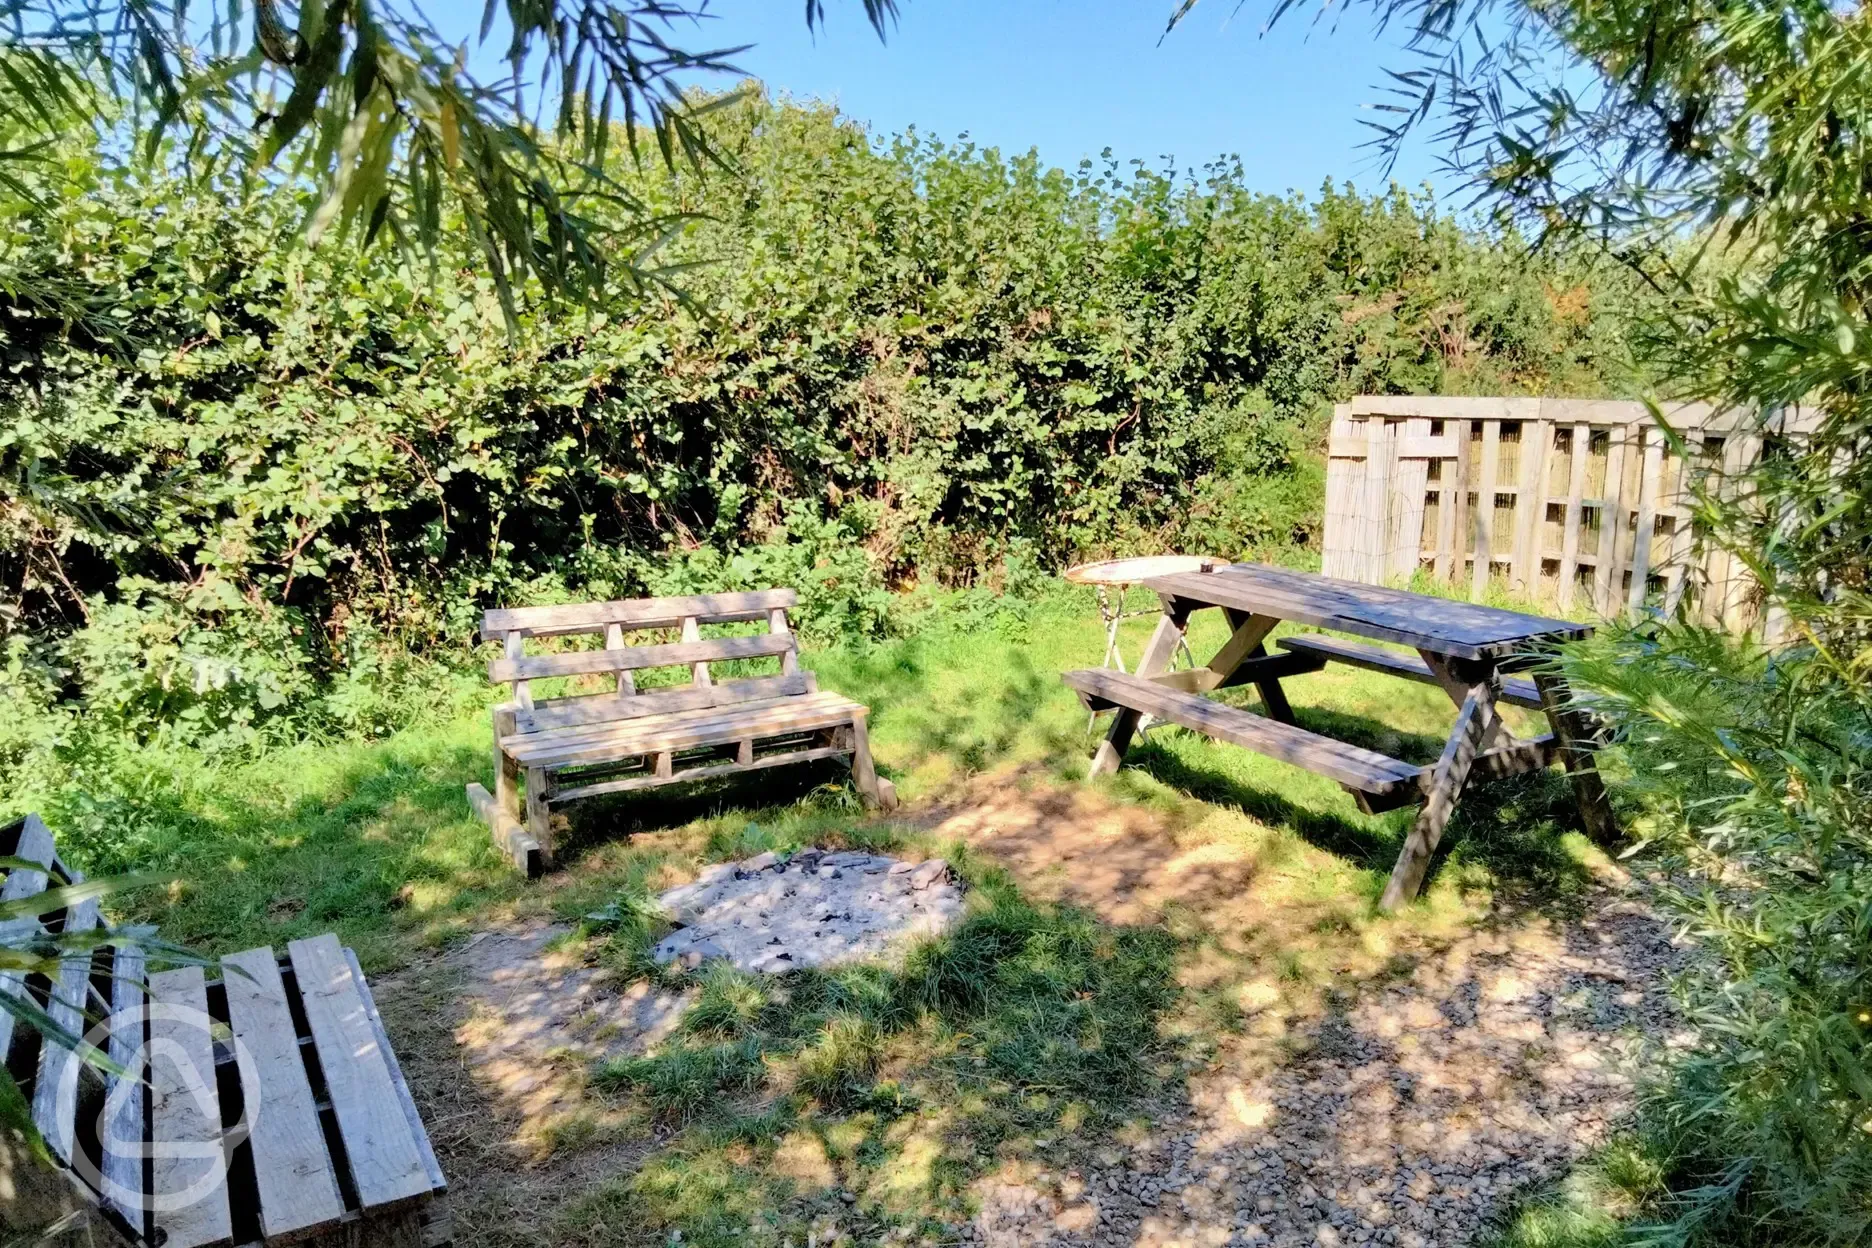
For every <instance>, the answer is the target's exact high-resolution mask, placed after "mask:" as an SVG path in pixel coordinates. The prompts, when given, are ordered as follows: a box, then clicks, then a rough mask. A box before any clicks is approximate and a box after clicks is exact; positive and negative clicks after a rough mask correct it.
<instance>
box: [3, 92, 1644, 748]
mask: <svg viewBox="0 0 1872 1248" xmlns="http://www.w3.org/2000/svg"><path fill="white" fill-rule="evenodd" d="M712 117H713V118H714V120H715V122H716V124H717V125H718V127H719V130H720V133H719V135H718V138H719V140H720V142H721V143H722V144H723V145H724V146H725V147H727V148H729V149H732V150H733V151H734V153H735V155H736V157H737V159H738V161H739V163H740V166H741V168H742V170H743V173H744V176H743V177H742V178H740V179H733V178H727V177H719V178H712V179H710V180H708V181H706V182H697V181H695V180H694V179H693V178H691V177H690V176H689V175H687V174H683V173H679V172H678V173H672V172H671V171H669V170H667V169H664V168H662V167H661V166H658V165H656V164H655V162H652V163H651V164H649V165H646V166H645V168H644V169H642V170H641V171H635V172H631V173H628V174H627V175H626V176H627V177H629V178H630V179H631V180H632V181H633V184H634V185H635V187H636V189H637V190H638V191H639V192H640V194H641V195H642V196H643V198H644V200H645V202H647V203H649V204H651V205H653V206H657V207H666V208H670V209H672V210H682V211H685V212H691V213H694V214H696V216H695V219H694V223H693V224H692V225H691V226H690V227H688V228H687V229H686V231H685V232H684V233H682V234H681V235H680V236H679V237H677V238H675V239H673V240H672V241H671V242H670V244H669V247H668V249H667V251H666V253H665V256H666V258H667V259H668V260H669V261H670V262H672V263H674V264H678V265H694V267H690V268H687V269H685V271H684V278H683V281H684V285H685V294H686V295H687V296H688V297H689V300H690V302H689V303H688V304H680V303H677V302H675V301H673V300H660V299H651V300H645V301H637V302H632V301H624V300H620V301H618V302H617V303H615V304H614V305H612V306H605V307H600V308H591V309H585V308H580V309H572V308H566V307H563V306H557V305H553V304H550V303H547V302H544V301H537V300H536V301H525V300H523V301H522V303H521V304H520V306H519V308H518V319H517V323H516V325H515V327H514V332H513V335H512V336H511V337H510V336H509V335H508V333H507V330H506V327H505V324H504V321H503V317H502V314H501V309H500V306H499V300H498V299H497V298H496V297H495V295H494V292H493V291H492V290H490V289H489V288H488V286H487V285H486V283H485V282H483V281H479V280H477V279H475V278H473V277H472V275H471V269H472V267H473V266H471V265H468V266H459V267H458V266H455V265H453V264H451V263H450V262H449V261H450V257H449V256H448V255H447V254H444V255H443V256H442V257H441V258H440V260H441V262H440V263H439V264H438V266H437V267H436V269H435V271H434V273H433V275H430V274H415V273H412V272H410V271H408V270H407V269H405V268H404V267H402V263H401V261H400V259H399V258H397V256H396V255H395V254H394V253H391V252H386V251H382V250H379V251H376V252H372V253H367V254H365V255H364V256H362V257H361V258H360V257H359V256H357V255H356V254H355V253H353V252H351V251H349V250H342V249H333V250H317V249H308V248H306V247H305V246H303V245H302V244H301V243H300V242H299V241H298V237H299V234H298V226H299V224H300V221H301V217H300V210H301V207H302V206H301V205H297V204H293V203H291V202H288V201H289V197H287V196H281V195H272V194H269V195H264V196H258V195H255V194H254V193H253V190H252V188H251V187H247V186H245V185H242V184H240V183H239V182H218V181H216V180H215V179H213V178H211V177H210V178H194V177H178V176H172V171H170V170H168V169H167V168H164V167H156V168H142V167H139V168H134V169H119V168H116V167H114V166H113V165H112V164H111V159H110V157H111V154H110V153H108V152H100V151H98V150H96V149H95V148H94V147H93V146H92V145H91V140H90V139H89V138H88V137H87V136H86V135H84V134H79V133H78V132H76V131H74V138H73V139H72V141H71V144H70V147H69V149H68V150H67V151H65V152H63V153H61V155H62V157H63V163H62V164H61V166H60V180H59V181H58V182H57V183H50V182H48V183H46V184H44V185H41V186H38V187H36V188H35V189H36V190H37V191H38V192H39V198H38V199H37V200H33V201H28V200H25V199H22V198H20V197H18V196H13V197H11V198H5V197H0V303H4V304H5V306H6V311H7V316H8V319H7V321H6V324H7V335H8V351H9V366H8V371H7V372H6V374H5V376H4V378H0V597H3V598H4V600H5V601H4V606H5V609H6V611H7V612H8V619H9V623H8V625H7V627H8V628H9V629H10V630H13V631H25V632H28V633H31V634H33V635H37V636H43V637H47V638H56V637H61V636H63V635H65V634H67V633H71V632H74V630H76V632H77V633H82V634H83V636H74V638H73V640H72V643H71V646H72V648H71V651H70V654H69V655H68V656H64V657H61V658H59V659H58V661H59V662H60V663H62V664H64V665H65V666H67V668H68V669H69V670H68V674H67V676H66V677H64V678H61V682H60V685H59V696H60V697H70V696H80V697H82V698H84V699H85V701H86V703H87V704H88V705H90V706H91V707H93V709H94V710H95V711H96V712H97V713H98V714H99V715H100V716H101V717H103V718H106V719H108V720H109V721H110V722H112V723H114V724H118V725H120V726H121V727H122V729H123V730H124V731H126V732H132V733H144V734H147V733H151V732H155V731H158V730H159V729H160V728H162V726H164V725H171V726H173V727H172V729H171V730H172V731H173V732H176V733H179V734H180V735H182V736H184V737H187V738H189V739H194V740H204V741H205V740H210V739H212V740H214V741H216V742H217V743H238V742H259V741H264V740H265V739H267V737H268V736H269V734H273V733H277V732H284V731H288V730H289V727H288V725H289V724H290V725H295V726H305V725H308V724H309V725H310V726H311V728H312V730H315V731H322V730H324V729H325V727H326V726H329V727H331V728H334V729H336V730H341V731H348V732H349V731H357V732H376V731H385V730H388V729H390V728H393V727H394V726H395V725H396V724H397V723H398V722H400V719H401V717H402V716H403V715H404V714H405V709H404V708H402V707H401V706H400V705H399V704H398V703H397V702H396V700H395V699H394V698H391V697H387V696H386V695H385V694H384V690H386V689H387V688H388V687H389V686H390V685H391V684H393V683H394V682H395V681H396V680H398V679H401V678H402V677H403V676H404V675H406V674H407V671H406V670H405V669H401V668H399V667H398V663H399V662H400V659H399V656H400V655H403V654H407V653H411V652H416V653H421V652H425V651H430V650H439V651H440V652H441V653H443V654H444V655H446V656H449V657H450V658H451V660H454V659H459V658H461V657H465V656H464V652H465V650H466V649H467V646H466V639H467V637H468V636H469V635H470V634H471V633H472V630H473V626H474V622H475V616H476V613H477V611H478V610H479V609H480V608H481V607H483V606H485V605H488V604H490V603H494V602H502V603H519V602H525V601H565V600H567V599H570V598H578V597H587V596H594V595H601V594H602V595H607V596H623V595H629V594H635V593H645V592H658V591H673V590H679V589H720V588H735V587H744V586H752V585H762V584H772V583H792V584H796V585H798V586H799V588H800V590H801V593H802V596H803V603H802V610H801V613H800V614H801V627H802V629H803V631H805V632H806V633H808V634H809V635H813V636H816V637H819V638H834V637H836V638H839V639H842V640H848V639H861V638H868V637H881V636H887V635H889V634H891V633H892V632H894V631H898V630H900V629H901V628H902V627H903V620H902V619H901V618H900V616H899V610H900V607H899V604H898V603H897V602H896V601H895V600H893V599H892V597H891V596H890V595H889V593H887V590H889V589H895V588H901V587H903V586H905V585H909V584H919V585H929V586H937V587H941V588H959V589H968V590H978V591H983V595H984V596H983V598H982V601H981V603H980V604H979V606H978V608H977V614H978V615H979V616H980V619H981V623H982V626H984V627H995V628H999V629H1003V630H1013V631H1018V630H1019V629H1020V628H1022V627H1024V626H1025V616H1024V614H1023V608H1022V607H1021V605H1020V604H1022V603H1023V602H1025V601H1027V600H1028V598H1029V595H1030V593H1031V592H1032V590H1033V588H1034V585H1035V582H1036V581H1037V580H1038V579H1039V578H1040V577H1041V576H1042V575H1043V572H1044V570H1057V568H1058V567H1060V566H1061V565H1062V564H1064V563H1066V562H1067V561H1069V560H1071V559H1073V558H1076V557H1079V556H1081V555H1090V554H1097V553H1106V552H1122V551H1127V550H1131V549H1137V550H1155V549H1161V548H1163V547H1164V546H1165V545H1166V544H1181V545H1196V546H1201V547H1203V548H1207V549H1212V550H1217V551H1219V552H1221V553H1225V554H1234V553H1238V552H1241V551H1244V550H1256V551H1260V550H1266V549H1271V548H1273V547H1274V546H1276V545H1278V544H1280V543H1282V542H1284V541H1287V540H1289V539H1290V538H1291V537H1292V536H1293V535H1294V534H1305V533H1309V532H1310V531H1311V529H1312V527H1313V525H1314V524H1315V521H1314V520H1313V519H1312V513H1313V511H1314V510H1315V509H1316V508H1317V502H1309V501H1306V499H1305V497H1304V496H1305V495H1307V493H1308V492H1309V491H1311V492H1312V495H1313V497H1314V498H1316V497H1317V493H1318V473H1317V471H1316V469H1315V468H1313V467H1312V466H1311V464H1310V460H1309V456H1308V454H1307V450H1306V448H1307V447H1309V446H1311V445H1314V444H1315V443H1316V442H1317V435H1318V432H1319V429H1318V424H1319V412H1320V411H1321V410H1322V405H1323V404H1324V403H1325V402H1327V401H1328V400H1330V399H1332V398H1335V397H1338V396H1341V395H1343V394H1345V393H1347V392H1348V391H1353V390H1377V391H1396V390H1419V389H1425V388H1446V389H1447V388H1452V387H1453V388H1459V389H1460V388H1465V387H1469V386H1474V387H1482V388H1496V387H1502V386H1506V387H1508V388H1512V389H1534V388H1538V389H1542V390H1546V391H1549V392H1570V391H1586V392H1598V391H1603V390H1606V389H1619V388H1622V387H1623V385H1624V373H1623V372H1622V371H1621V370H1622V369H1623V368H1625V367H1626V366H1625V365H1624V364H1623V363H1622V361H1621V357H1620V356H1619V353H1618V351H1617V350H1616V349H1612V347H1616V333H1615V331H1614V329H1613V328H1611V326H1612V325H1613V324H1614V322H1613V319H1612V318H1613V317H1614V316H1615V314H1616V313H1617V311H1618V310H1619V309H1620V308H1621V306H1623V301H1626V300H1628V299H1629V298H1630V297H1631V296H1630V293H1629V292H1627V291H1625V290H1623V288H1621V287H1619V286H1618V285H1617V279H1616V278H1613V277H1611V276H1608V275H1606V274H1605V272H1604V271H1603V270H1602V268H1601V267H1600V266H1598V264H1597V262H1596V261H1594V260H1593V259H1592V258H1591V256H1590V254H1589V253H1587V252H1585V251H1582V252H1580V253H1579V254H1577V255H1572V254H1553V255H1544V256H1542V257H1540V258H1539V259H1538V260H1536V261H1535V262H1534V263H1533V264H1532V265H1531V266H1530V265H1529V264H1528V263H1527V262H1526V261H1525V259H1524V257H1523V255H1522V252H1521V249H1520V247H1519V245H1518V244H1517V243H1516V241H1515V240H1514V239H1512V238H1503V237H1495V236H1491V235H1487V234H1480V233H1473V232H1469V231H1467V230H1465V229H1463V228H1461V227H1460V226H1459V225H1458V224H1457V223H1456V222H1454V221H1452V220H1451V219H1449V218H1447V217H1443V216H1439V215H1438V214H1437V212H1436V210H1435V209H1434V207H1433V206H1432V205H1431V203H1430V202H1429V201H1428V200H1424V199H1413V198H1412V197H1410V196H1407V195H1404V194H1402V193H1396V192H1393V193H1391V194H1387V195H1381V196H1377V197H1364V196H1360V195H1357V194H1354V193H1352V192H1351V191H1349V190H1342V189H1340V188H1338V187H1332V186H1328V187H1326V188H1324V189H1323V190H1322V192H1321V194H1320V195H1319V196H1318V197H1317V198H1316V199H1315V200H1314V201H1312V202H1302V201H1300V200H1297V199H1293V200H1289V199H1275V198H1271V197H1268V196H1263V195H1257V194H1255V193H1253V192H1251V191H1249V190H1248V189H1247V188H1246V186H1245V185H1244V183H1245V177H1244V175H1243V172H1242V170H1241V169H1240V168H1239V167H1238V166H1236V165H1234V164H1232V163H1225V164H1219V165H1216V166H1213V167H1211V168H1209V169H1208V170H1206V171H1205V174H1204V177H1203V178H1202V180H1200V181H1199V180H1195V179H1190V178H1184V177H1179V176H1175V175H1173V174H1172V173H1169V172H1166V171H1157V170H1149V169H1138V170H1134V171H1131V172H1128V173H1127V172H1124V171H1121V170H1120V169H1118V168H1117V167H1116V166H1113V165H1106V166H1104V167H1102V168H1101V167H1087V168H1084V169H1081V170H1079V171H1077V172H1076V173H1075V172H1067V171H1061V170H1057V169H1049V168H1046V167H1045V166H1043V165H1042V164H1041V163H1040V162H1039V160H1038V159H1037V158H1036V157H1035V156H1033V155H1032V154H1028V155H1024V156H1016V157H1008V156H1004V155H1003V154H1001V153H999V152H996V151H992V150H982V149H979V148H976V147H974V146H972V145H967V144H963V145H959V146H957V145H950V144H945V143H941V142H936V141H932V140H929V139H926V138H923V137H920V136H915V135H907V136H903V137H900V138H897V139H891V140H873V139H872V138H871V137H870V136H868V135H867V134H866V133H865V132H864V131H863V130H862V129H861V128H859V127H857V126H854V125H852V124H850V123H848V122H846V121H844V120H842V119H840V118H839V117H838V116H837V114H836V113H835V112H833V111H832V110H829V109H824V108H819V107H815V106H806V105H795V104H776V103H772V102H770V101H766V100H762V99H759V98H750V99H749V100H747V101H745V102H743V103H741V104H738V105H736V106H734V107H732V108H726V109H723V110H720V111H718V112H716V113H714V114H712ZM22 176H23V177H27V178H31V177H35V176H38V175H36V174H33V173H31V172H30V171H28V172H26V173H23V174H22ZM444 234H445V236H447V237H450V238H451V239H455V238H458V237H459V234H458V232H452V231H448V230H446V229H445V231H444ZM450 245H456V244H455V243H451V244H450ZM460 245H466V244H465V243H461V244H460ZM52 281H57V282H59V283H61V288H62V289H67V290H68V291H69V293H70V295H71V298H70V299H68V300H67V301H66V303H67V305H68V306H84V307H91V308H95V309H97V310H98V314H97V316H96V317H95V318H93V319H91V320H88V321H85V322H83V323H79V324H68V323H66V321H65V320H63V319H61V318H60V317H57V316H53V315H49V314H47V313H46V311H45V309H44V308H43V307H42V306H41V305H40V304H38V303H36V302H34V301H33V300H32V299H31V298H30V295H29V294H28V293H22V292H31V291H33V290H34V289H36V288H38V287H40V286H43V285H44V284H45V283H47V282H52ZM1550 287H1551V288H1552V289H1557V290H1567V291H1573V290H1576V289H1581V288H1586V289H1589V290H1590V291H1591V293H1593V295H1594V298H1593V299H1591V300H1588V301H1586V302H1585V303H1580V302H1579V301H1577V300H1575V301H1573V302H1572V303H1569V304H1568V306H1567V308H1565V309H1563V308H1561V307H1560V306H1559V305H1558V304H1555V303H1554V302H1553V301H1552V300H1550V299H1549V298H1548V295H1547V291H1548V290H1549V288H1550ZM1575 304H1577V305H1578V307H1575V306H1574V305H1575ZM1578 308H1585V309H1586V312H1585V313H1584V314H1583V315H1582V314H1580V313H1579V312H1578ZM1451 309H1457V310H1458V311H1456V312H1452V311H1451ZM1452 316H1459V317H1460V319H1461V321H1462V326H1463V331H1464V332H1463V334H1461V335H1458V336H1457V337H1456V338H1452V337H1451V333H1450V325H1449V321H1450V318H1451V317H1452ZM1458 340H1460V342H1461V343H1462V344H1464V345H1463V347H1462V350H1461V351H1459V352H1455V353H1452V351H1451V350H1450V349H1449V348H1448V345H1447V344H1448V343H1450V342H1452V341H1458ZM1608 343H1611V344H1612V347H1609V346H1608ZM1186 518H1187V519H1186ZM86 614H88V615H89V617H90V620H89V624H88V625H87V624H85V622H84V621H83V619H82V618H81V617H83V616H84V615H86ZM67 660H69V661H67ZM444 693H445V691H439V690H432V691H430V692H429V693H426V694H425V695H424V696H425V697H431V696H443V695H444ZM315 694H316V695H317V696H322V697H324V698H325V699H326V701H325V704H324V706H323V707H322V708H315V707H313V706H312V705H311V701H312V700H313V699H314V695H315ZM448 696H452V695H448ZM289 705H290V706H291V707H292V708H294V710H293V711H292V713H290V714H288V713H287V711H286V708H287V707H288V706H289Z"/></svg>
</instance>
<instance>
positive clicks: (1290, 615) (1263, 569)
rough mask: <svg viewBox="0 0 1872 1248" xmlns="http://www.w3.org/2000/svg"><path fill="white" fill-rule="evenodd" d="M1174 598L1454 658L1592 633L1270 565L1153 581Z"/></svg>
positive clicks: (1555, 622) (1583, 627) (1560, 622)
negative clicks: (1276, 617) (1429, 651)
mask: <svg viewBox="0 0 1872 1248" xmlns="http://www.w3.org/2000/svg"><path fill="white" fill-rule="evenodd" d="M1147 584H1148V585H1149V587H1150V588H1152V589H1155V590H1157V591H1158V592H1159V593H1160V594H1171V595H1176V596H1179V597H1182V598H1186V599H1188V600H1189V601H1190V602H1192V603H1203V604H1210V605H1214V606H1220V607H1225V608H1234V609H1236V610H1238V611H1247V612H1251V613H1260V614H1265V615H1273V616H1278V617H1280V618H1281V619H1285V620H1293V621H1297V622H1299V623H1302V624H1311V625H1314V626H1315V627H1319V628H1331V629H1334V630H1337V631H1339V632H1346V633H1353V634H1356V635H1358V636H1361V637H1367V638H1370V639H1371V640H1373V641H1391V642H1398V643H1400V644H1403V645H1407V646H1411V647H1413V648H1415V649H1425V650H1432V651H1435V652H1436V653H1438V654H1447V655H1449V656H1451V657H1452V658H1466V659H1476V658H1487V657H1501V656H1505V655H1509V654H1513V653H1515V652H1516V651H1519V650H1522V649H1525V648H1527V646H1528V645H1529V644H1530V643H1531V642H1534V641H1544V640H1553V641H1563V640H1572V639H1575V638H1579V637H1584V636H1586V635H1588V634H1590V633H1591V632H1592V627H1591V626H1590V625H1587V624H1580V623H1576V622H1574V621H1571V620H1555V619H1547V618H1544V617H1542V616H1536V615H1527V614H1523V613H1521V612H1517V611H1504V610H1501V609H1499V608H1496V607H1485V606H1481V605H1478V604H1475V603H1466V602H1454V601H1450V600H1448V599H1442V598H1431V597H1428V596H1426V595H1424V594H1413V593H1411V592H1410V591H1408V590H1402V589H1392V588H1389V587H1387V586H1383V585H1366V584H1361V583H1360V582H1357V581H1346V580H1337V579H1334V578H1332V577H1324V576H1319V575H1317V574H1314V573H1307V572H1294V571H1291V570H1289V569H1286V568H1273V567H1269V566H1267V565H1265V564H1246V563H1238V564H1232V565H1230V566H1228V567H1226V568H1222V569H1218V570H1217V571H1215V572H1207V573H1204V572H1189V573H1182V574H1179V575H1175V576H1161V577H1153V578H1152V579H1151V580H1150V581H1148V582H1147Z"/></svg>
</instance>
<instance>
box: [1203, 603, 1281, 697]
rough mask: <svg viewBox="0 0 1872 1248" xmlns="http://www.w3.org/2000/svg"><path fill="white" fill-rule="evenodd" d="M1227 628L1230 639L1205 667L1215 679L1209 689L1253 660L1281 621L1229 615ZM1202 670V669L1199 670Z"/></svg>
mask: <svg viewBox="0 0 1872 1248" xmlns="http://www.w3.org/2000/svg"><path fill="white" fill-rule="evenodd" d="M1228 621H1229V627H1230V628H1232V629H1233V630H1234V631H1233V632H1231V633H1230V634H1229V639H1228V640H1227V641H1225V642H1223V643H1222V648H1221V649H1220V650H1218V651H1216V653H1215V657H1214V658H1212V659H1210V660H1209V662H1208V663H1207V664H1206V665H1205V668H1206V670H1207V671H1208V672H1209V673H1210V674H1211V675H1212V676H1213V677H1214V678H1215V683H1214V684H1212V685H1210V686H1209V687H1210V688H1212V689H1213V688H1215V687H1216V686H1218V685H1220V684H1221V683H1222V681H1223V680H1225V679H1226V678H1227V677H1228V676H1229V675H1230V674H1231V673H1233V672H1234V671H1235V670H1236V669H1237V668H1239V667H1240V666H1241V665H1242V663H1243V662H1244V661H1245V660H1247V659H1250V658H1252V657H1254V656H1255V655H1256V654H1258V653H1259V652H1260V650H1261V643H1262V642H1263V641H1264V640H1266V638H1267V635H1268V634H1269V633H1271V632H1273V631H1274V626H1275V625H1276V624H1278V623H1280V621H1279V620H1278V619H1276V618H1275V617H1273V616H1271V615H1254V614H1250V613H1246V612H1241V611H1230V612H1229V613H1228ZM1198 670H1204V669H1198Z"/></svg>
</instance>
